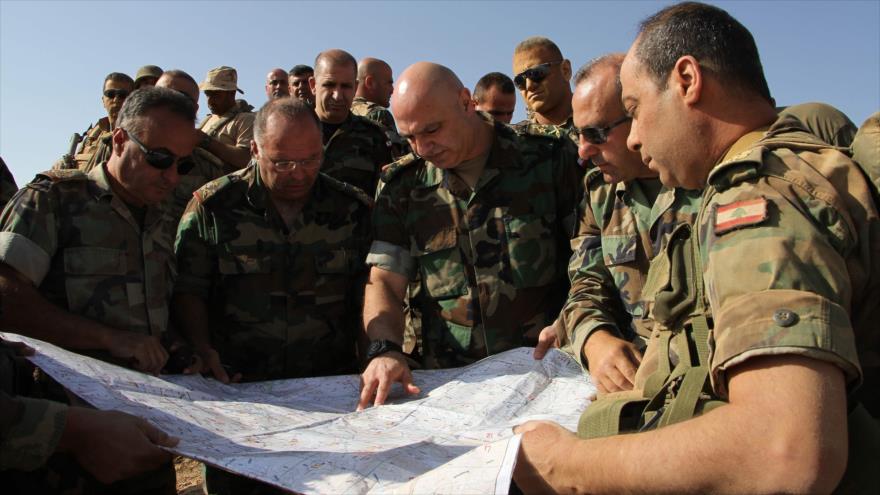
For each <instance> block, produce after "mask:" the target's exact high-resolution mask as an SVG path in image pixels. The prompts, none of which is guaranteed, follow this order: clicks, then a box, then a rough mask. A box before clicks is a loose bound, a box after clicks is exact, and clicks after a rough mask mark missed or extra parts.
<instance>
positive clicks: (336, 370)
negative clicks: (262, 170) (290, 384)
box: [175, 162, 371, 381]
mask: <svg viewBox="0 0 880 495" xmlns="http://www.w3.org/2000/svg"><path fill="white" fill-rule="evenodd" d="M370 203H371V199H370V198H369V197H367V196H366V195H365V194H364V193H363V192H362V191H360V190H357V189H355V188H353V187H351V186H350V185H348V184H344V183H341V182H339V181H337V180H334V179H332V178H330V177H327V176H325V175H323V174H321V175H319V176H318V179H317V181H316V182H315V185H314V187H313V189H312V192H311V197H310V198H309V201H308V202H307V203H306V205H305V206H304V207H303V210H302V211H301V212H300V213H299V215H298V217H297V219H296V225H295V226H294V227H293V228H291V229H288V228H287V227H286V226H285V224H284V221H283V220H282V219H281V217H280V216H279V215H278V213H277V212H276V210H275V209H274V207H273V206H272V203H271V199H270V197H269V193H268V191H267V190H266V187H265V185H264V184H263V182H262V180H261V179H260V174H259V172H258V168H257V165H256V163H254V162H252V163H251V165H250V166H248V167H247V168H245V169H243V170H241V171H238V172H235V173H233V174H230V175H228V176H226V177H223V178H221V179H218V180H216V181H214V182H211V183H209V184H207V185H205V186H204V187H203V188H202V189H200V190H199V191H197V192H196V193H195V198H194V199H193V201H191V202H190V204H189V207H188V208H187V211H186V213H184V217H183V219H182V220H181V222H180V228H179V231H178V236H177V242H176V252H177V256H178V268H179V271H180V277H179V280H178V283H177V285H176V287H175V292H176V293H185V294H193V295H196V296H198V297H200V298H202V299H203V300H204V301H206V302H208V304H209V307H211V308H213V315H212V317H213V318H212V321H211V327H210V328H211V336H210V338H211V344H212V346H213V347H214V348H215V349H216V350H217V352H218V353H219V354H220V358H221V359H222V360H223V362H224V363H225V364H229V365H231V366H232V368H233V369H234V370H235V371H238V372H241V373H242V374H243V376H244V379H245V380H251V381H252V380H271V379H280V378H297V377H308V376H320V375H332V374H343V373H352V372H356V370H357V367H356V362H355V339H356V337H357V336H358V332H359V331H360V328H361V326H360V321H361V320H360V314H361V307H360V302H361V299H360V294H361V291H362V288H361V287H360V286H359V283H362V282H363V280H364V275H365V273H366V266H365V265H364V259H365V257H366V249H367V247H368V246H369V204H370Z"/></svg>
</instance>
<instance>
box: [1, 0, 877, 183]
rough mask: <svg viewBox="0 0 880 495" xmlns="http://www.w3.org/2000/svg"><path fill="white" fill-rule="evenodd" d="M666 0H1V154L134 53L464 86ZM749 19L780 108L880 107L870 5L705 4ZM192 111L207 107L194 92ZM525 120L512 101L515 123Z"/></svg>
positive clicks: (605, 32)
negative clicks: (433, 79)
mask: <svg viewBox="0 0 880 495" xmlns="http://www.w3.org/2000/svg"><path fill="white" fill-rule="evenodd" d="M669 3H670V2H654V1H618V2H598V1H597V2H540V1H530V2H235V1H214V2H208V1H190V2H183V1H179V2H171V1H152V2H137V1H117V2H114V1H102V2H76V1H66V2H37V1H28V2H12V1H5V0H2V1H0V156H2V157H3V158H4V160H5V161H6V163H7V164H8V165H9V167H10V168H11V170H12V172H13V174H14V175H15V178H16V180H17V181H18V183H19V185H22V184H24V183H26V182H27V181H29V180H31V179H32V178H33V176H34V174H35V173H37V172H38V171H41V170H45V169H47V168H49V166H50V165H51V164H52V162H54V161H55V160H56V159H57V158H58V157H60V156H61V155H62V154H63V153H64V152H65V150H66V148H67V143H68V142H69V139H70V135H71V134H72V133H73V132H82V131H83V130H85V129H86V127H88V125H89V124H90V123H91V122H94V121H95V120H97V119H98V118H99V117H101V116H103V114H104V110H103V108H102V107H101V100H100V95H101V84H102V81H103V78H104V76H105V75H106V74H107V73H109V72H113V71H120V72H126V73H128V74H131V75H134V73H135V71H136V70H137V68H138V67H140V66H141V65H144V64H156V65H159V66H161V67H163V68H165V69H171V68H178V69H183V70H186V71H187V72H189V73H190V74H192V75H193V77H194V78H196V79H197V80H199V81H201V80H202V79H204V76H205V73H206V72H207V71H208V69H210V68H212V67H215V66H218V65H231V66H233V67H236V68H237V69H238V72H239V85H240V86H241V87H242V88H243V89H244V90H245V95H244V98H245V99H247V100H248V101H249V102H250V103H251V104H253V105H254V106H259V105H261V104H262V103H263V102H264V101H265V94H264V92H263V84H264V81H265V75H266V73H267V72H268V71H269V69H271V68H273V67H276V66H279V67H283V68H285V69H289V68H290V67H292V66H293V65H295V64H298V63H308V64H309V65H311V63H312V61H313V60H314V57H315V55H316V54H317V53H318V52H319V51H321V50H324V49H327V48H335V47H338V48H343V49H346V50H348V51H350V52H351V53H352V54H353V55H354V56H355V57H357V58H362V57H365V56H375V57H379V58H383V59H385V60H386V61H388V62H389V63H390V64H391V66H392V67H393V68H394V71H395V74H398V73H399V72H401V71H402V70H403V69H404V68H406V66H408V65H410V64H412V63H413V62H416V61H419V60H430V61H433V62H438V63H441V64H445V65H447V66H449V67H450V68H452V69H453V70H454V71H455V72H456V73H457V74H458V75H459V77H460V78H461V79H462V81H463V82H464V83H465V85H467V86H468V87H473V84H474V83H475V82H476V81H477V79H479V77H480V76H482V75H483V74H484V73H486V72H490V71H496V70H497V71H501V72H505V73H508V74H509V73H510V72H511V58H512V53H513V47H514V46H515V45H516V43H517V42H519V41H520V40H522V39H523V38H526V37H528V36H532V35H543V36H547V37H549V38H551V39H553V40H554V41H556V43H557V44H558V45H559V46H560V48H561V49H562V51H563V54H564V55H565V56H566V57H567V58H568V59H570V60H571V61H572V65H573V66H574V67H575V68H577V67H579V66H580V65H582V64H583V63H584V62H586V61H587V60H589V59H591V58H593V57H595V56H598V55H601V54H603V53H607V52H610V51H625V50H626V49H627V48H628V47H629V45H630V43H631V42H632V39H633V37H634V35H635V31H636V26H637V24H638V22H639V21H640V20H641V19H643V18H644V17H646V16H647V15H650V14H651V13H653V12H655V11H656V10H658V9H660V8H661V7H663V6H665V5H668V4H669ZM713 3H715V4H717V5H719V6H721V7H722V8H725V9H726V10H728V11H729V12H730V13H731V14H732V15H733V16H734V17H736V18H737V19H739V20H740V22H742V23H743V24H745V25H746V27H748V28H749V29H750V30H751V32H752V34H753V35H754V36H755V39H756V41H757V43H758V48H759V50H760V52H761V58H762V61H763V64H764V70H765V73H766V75H767V79H768V82H769V84H770V89H771V91H772V92H773V95H774V96H775V97H776V100H777V102H778V103H779V104H780V105H786V104H792V103H800V102H805V101H824V102H827V103H830V104H832V105H835V106H837V107H838V108H840V109H841V110H843V111H844V112H846V113H847V114H848V115H849V116H850V118H851V119H852V120H853V121H855V122H856V124H860V123H861V122H862V121H863V120H864V119H865V118H867V116H868V115H870V114H871V113H873V112H875V111H877V110H878V109H880V2H878V1H877V0H871V1H840V2H825V1H806V2H798V1H784V2H783V1H776V2H774V1H737V2H713ZM200 103H201V105H202V109H201V110H200V112H199V114H200V116H202V115H204V114H205V111H206V110H207V104H206V103H205V102H204V98H202V100H201V101H200ZM521 118H523V110H522V101H518V102H517V113H516V115H515V116H514V120H520V119H521Z"/></svg>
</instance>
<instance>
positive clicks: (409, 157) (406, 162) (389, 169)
mask: <svg viewBox="0 0 880 495" xmlns="http://www.w3.org/2000/svg"><path fill="white" fill-rule="evenodd" d="M419 161H421V158H419V157H417V156H416V155H415V154H414V153H408V154H406V155H403V156H402V157H400V158H399V159H398V160H397V161H395V162H391V163H389V164H388V165H386V166H385V167H384V168H383V169H382V173H381V175H380V178H381V179H382V182H385V183H386V184H387V183H388V182H391V180H392V179H394V178H395V177H397V176H398V175H399V174H400V172H402V171H403V170H404V169H406V168H408V167H409V166H411V165H412V164H414V163H417V162H419Z"/></svg>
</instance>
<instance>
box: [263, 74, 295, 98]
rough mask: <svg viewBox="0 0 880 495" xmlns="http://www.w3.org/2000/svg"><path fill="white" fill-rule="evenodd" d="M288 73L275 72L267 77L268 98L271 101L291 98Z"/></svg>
mask: <svg viewBox="0 0 880 495" xmlns="http://www.w3.org/2000/svg"><path fill="white" fill-rule="evenodd" d="M288 88H289V80H288V76H287V72H284V71H283V70H273V71H272V72H270V73H269V74H267V75H266V97H267V98H269V99H270V100H274V99H277V98H284V97H286V96H290V90H289V89H288Z"/></svg>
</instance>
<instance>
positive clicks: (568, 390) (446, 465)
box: [3, 334, 595, 494]
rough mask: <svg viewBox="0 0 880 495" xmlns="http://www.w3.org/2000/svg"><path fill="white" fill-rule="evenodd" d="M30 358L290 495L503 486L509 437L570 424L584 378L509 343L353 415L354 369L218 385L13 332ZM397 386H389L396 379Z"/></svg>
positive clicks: (554, 357)
mask: <svg viewBox="0 0 880 495" xmlns="http://www.w3.org/2000/svg"><path fill="white" fill-rule="evenodd" d="M3 337H4V338H6V339H8V340H21V341H24V342H26V343H28V344H29V345H31V346H32V347H34V348H35V349H36V350H37V354H36V356H34V357H33V358H32V361H33V362H34V363H35V364H36V365H37V366H39V367H40V368H42V369H43V370H44V371H45V372H46V373H48V374H49V375H51V376H52V377H53V378H55V379H56V380H58V381H59V382H60V383H62V384H63V385H64V386H65V387H67V388H68V389H70V390H71V391H72V392H74V393H75V394H77V395H78V396H80V397H81V398H83V399H84V400H86V401H87V402H89V403H90V404H92V405H94V406H95V407H97V408H99V409H116V410H120V411H125V412H127V413H130V414H134V415H137V416H140V417H143V418H146V419H148V420H150V421H152V422H153V423H155V424H156V425H157V426H159V427H160V428H162V429H163V430H164V431H166V432H168V433H170V434H172V435H175V436H177V437H179V438H180V443H179V444H178V446H177V447H176V448H175V449H173V451H174V452H176V453H178V454H180V455H184V456H187V457H191V458H194V459H198V460H200V461H202V462H205V463H208V464H212V465H214V466H218V467H220V468H223V469H226V470H229V471H232V472H235V473H239V474H242V475H244V476H248V477H251V478H256V479H259V480H262V481H265V482H267V483H271V484H273V485H277V486H279V487H283V488H287V489H289V490H293V491H296V492H301V493H352V494H354V493H456V494H466V493H505V494H506V493H507V490H508V487H509V484H510V477H511V470H512V468H513V464H514V461H515V459H516V453H517V451H518V449H519V437H518V436H515V435H513V433H512V431H511V428H512V427H513V426H515V425H517V424H520V423H522V422H524V421H527V420H530V419H550V420H553V421H556V422H558V423H560V424H562V425H563V426H565V427H566V428H569V429H572V430H573V429H575V428H576V426H577V420H578V417H579V415H580V413H581V412H582V411H583V410H584V408H585V407H586V406H587V405H588V404H589V399H590V398H591V397H593V395H594V394H595V388H594V387H593V385H592V384H591V383H590V382H589V378H588V377H587V375H586V374H585V373H584V372H583V371H582V370H581V368H580V367H579V366H578V364H577V363H576V362H575V361H573V360H572V359H571V358H570V357H569V356H567V355H566V354H564V353H562V352H559V351H556V350H553V351H551V352H550V353H548V355H547V356H546V357H545V358H544V359H543V360H541V361H535V360H534V359H532V349H529V348H519V349H514V350H511V351H507V352H505V353H502V354H498V355H495V356H492V357H490V358H487V359H484V360H482V361H480V362H477V363H474V364H472V365H470V366H466V367H463V368H455V369H447V370H436V371H416V372H414V381H415V383H416V384H417V385H418V386H419V387H420V388H421V390H422V392H421V394H419V395H418V396H416V397H405V396H404V394H403V392H402V390H401V389H400V388H395V390H394V391H393V392H392V395H391V398H390V401H389V404H387V405H385V406H380V407H371V408H369V409H367V410H365V411H362V412H354V409H355V406H356V404H357V397H358V393H359V385H358V384H359V379H358V376H357V375H348V376H335V377H323V378H305V379H298V380H278V381H270V382H258V383H244V384H234V385H223V384H222V383H219V382H217V381H215V380H208V379H205V378H203V377H200V376H181V375H170V376H161V377H153V376H149V375H144V374H141V373H138V372H135V371H132V370H127V369H123V368H120V367H117V366H113V365H111V364H107V363H104V362H101V361H97V360H94V359H91V358H88V357H84V356H80V355H77V354H74V353H71V352H67V351H65V350H63V349H60V348H58V347H55V346H53V345H51V344H47V343H45V342H41V341H38V340H33V339H28V338H25V337H22V336H19V335H14V334H3ZM395 387H399V385H395Z"/></svg>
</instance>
